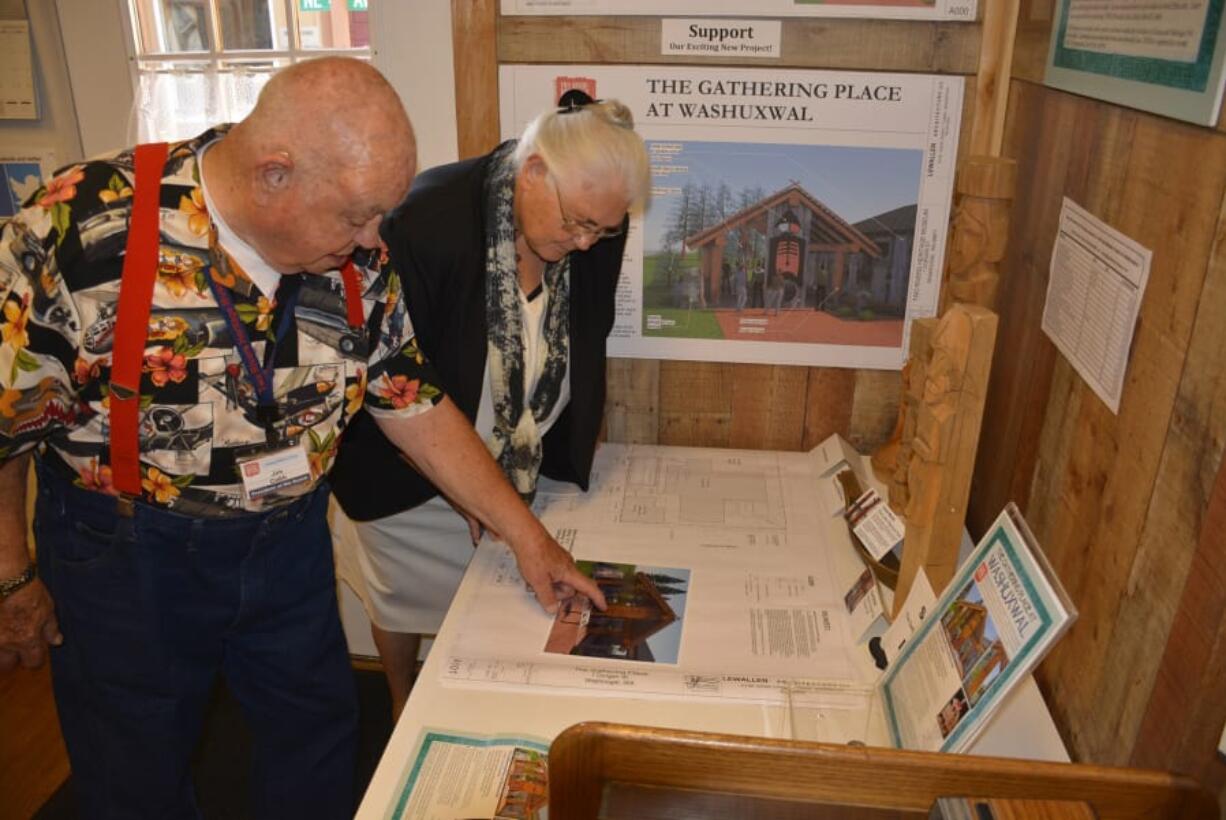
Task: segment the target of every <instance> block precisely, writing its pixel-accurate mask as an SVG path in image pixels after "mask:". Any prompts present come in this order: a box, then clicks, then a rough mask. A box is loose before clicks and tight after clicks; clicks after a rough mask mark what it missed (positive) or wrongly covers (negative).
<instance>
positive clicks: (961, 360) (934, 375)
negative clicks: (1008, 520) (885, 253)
mask: <svg viewBox="0 0 1226 820" xmlns="http://www.w3.org/2000/svg"><path fill="white" fill-rule="evenodd" d="M996 325H997V317H996V314H995V313H993V312H992V311H990V310H988V309H987V308H983V307H980V306H978V305H964V304H954V305H951V306H950V308H949V309H948V310H947V311H946V312H945V315H944V316H942V317H941V318H940V319H920V320H917V321H916V322H915V323H914V325H913V329H912V331H911V370H910V374H909V376H908V384H907V392H906V394H905V395H904V397H903V403H904V405H905V406H906V413H905V415H904V418H905V424H904V430H903V434H902V439H901V445H900V447H899V456H898V462H897V465H896V467H895V471H894V475H893V477H892V480H891V482H890V504H891V506H893V507H894V508H895V509H898V510H900V511H901V512H902V514H903V515H904V517H905V519H906V527H907V534H906V537H905V538H904V540H903V548H902V569H901V571H900V572H899V578H898V587H897V589H896V590H895V598H894V602H895V611H896V612H897V611H898V609H899V608H900V607H901V606H902V604H903V602H904V601H905V600H906V597H907V593H908V592H909V591H910V589H911V584H912V582H913V581H914V580H915V574H916V572H917V570H918V569H919V568H920V567H923V568H924V571H925V573H927V575H928V579H929V581H931V582H932V588H933V589H934V590H937V591H938V592H939V591H940V590H941V589H942V588H943V587H944V586H945V584H946V583H948V582H949V579H950V578H952V577H953V574H954V570H955V569H956V568H957V560H958V545H959V543H960V541H961V540H962V525H963V521H964V520H965V518H966V502H967V498H968V497H969V495H970V489H971V475H972V473H973V472H974V469H975V451H976V449H977V448H978V445H979V428H980V424H981V423H982V421H983V405H984V399H985V398H986V396H987V387H988V377H989V375H990V374H991V369H992V351H993V349H994V347H995V344H996Z"/></svg>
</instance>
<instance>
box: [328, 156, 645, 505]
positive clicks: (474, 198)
mask: <svg viewBox="0 0 1226 820" xmlns="http://www.w3.org/2000/svg"><path fill="white" fill-rule="evenodd" d="M491 157H492V154H487V155H486V156H484V157H480V158H477V159H471V160H465V161H462V162H456V163H452V164H450V165H443V166H440V167H437V168H432V169H430V170H428V171H425V172H423V173H422V174H421V175H420V176H418V177H417V178H416V179H415V180H414V182H413V187H412V190H411V191H410V193H409V196H408V198H407V199H406V200H405V201H404V202H403V203H402V204H401V205H400V206H399V207H398V208H397V209H396V210H395V211H394V212H393V213H392V214H391V215H390V216H389V217H388V219H387V221H386V222H385V223H384V225H383V229H382V233H383V237H384V241H386V242H387V245H388V248H389V250H390V252H391V261H392V265H393V267H394V269H395V270H396V271H397V272H398V273H399V274H400V279H401V283H402V285H403V295H404V298H405V299H406V300H407V301H408V309H409V316H410V318H411V319H412V322H413V330H414V332H415V333H416V335H417V342H418V345H419V346H420V347H421V350H422V352H423V353H425V355H426V357H427V358H428V359H429V360H430V362H431V364H433V366H434V369H435V371H436V372H437V373H438V376H439V379H440V380H442V384H441V385H440V386H441V387H442V388H443V389H444V390H445V391H446V393H447V394H448V395H449V396H451V400H452V401H454V402H455V403H456V405H458V406H459V408H460V410H461V411H462V412H463V413H464V414H465V415H466V416H467V417H468V419H469V421H470V422H474V421H475V420H476V416H477V408H478V405H479V403H480V401H481V390H482V387H483V384H482V381H481V377H482V376H483V375H484V373H485V359H486V351H487V340H486V323H485V241H486V233H485V179H486V175H487V174H488V173H489V169H490V163H491ZM625 244H626V239H625V235H624V234H623V235H622V236H620V237H617V238H613V239H606V240H603V241H601V242H597V243H596V244H595V245H593V246H592V247H591V248H590V249H588V250H587V251H574V252H572V253H571V255H570V362H569V365H568V367H567V378H568V379H570V403H569V404H567V406H566V408H565V409H564V410H563V411H562V413H561V415H559V416H558V418H557V421H556V422H555V423H554V425H553V426H552V427H551V428H550V430H549V432H548V433H547V434H546V435H545V438H544V441H543V447H544V461H543V463H542V464H541V472H542V473H543V474H544V475H547V476H549V477H550V478H554V479H558V480H561V481H569V482H571V483H574V484H578V485H579V486H580V487H582V488H583V489H584V490H586V489H587V486H588V478H589V476H590V474H591V470H592V456H593V455H594V453H595V450H596V437H597V435H598V434H599V432H600V422H601V417H602V414H603V411H604V400H605V379H604V376H605V339H606V338H607V337H608V335H609V331H610V330H612V328H613V317H614V293H615V291H616V288H617V277H618V274H619V273H620V272H621V262H622V253H623V250H624V248H625ZM330 478H331V483H332V489H333V492H334V493H335V495H336V499H337V501H338V502H340V505H341V507H342V508H344V510H345V512H346V514H348V515H349V517H350V518H353V519H354V520H356V521H370V520H373V519H375V518H383V517H385V516H389V515H393V514H395V513H398V512H402V511H404V510H407V509H410V508H412V507H416V506H417V505H418V504H421V503H422V502H423V501H426V500H427V499H429V498H432V497H434V496H435V495H437V494H438V490H437V489H436V488H435V487H434V486H433V485H432V484H431V483H430V482H429V481H427V480H426V479H425V478H423V477H422V476H421V474H419V473H418V472H417V471H415V470H414V469H413V468H412V467H410V466H409V465H408V463H407V462H405V461H404V460H403V459H402V458H401V457H400V455H399V452H398V451H397V449H396V447H395V445H393V444H392V443H391V442H390V441H388V439H387V437H386V436H384V435H383V433H382V432H381V431H380V430H379V428H378V427H377V426H376V425H375V422H374V419H373V418H371V416H370V415H369V414H368V413H366V411H365V410H363V411H362V412H360V413H358V414H357V415H355V416H354V417H353V419H352V420H351V421H350V423H349V425H348V426H347V427H346V429H345V432H344V435H343V437H342V439H341V444H340V448H339V449H338V452H337V459H336V464H335V465H334V467H333V469H332V473H331V476H330Z"/></svg>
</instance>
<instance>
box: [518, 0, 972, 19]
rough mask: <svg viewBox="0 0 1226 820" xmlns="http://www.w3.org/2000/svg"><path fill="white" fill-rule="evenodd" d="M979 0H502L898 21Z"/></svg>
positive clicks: (951, 14)
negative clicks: (748, 0) (749, 2)
mask: <svg viewBox="0 0 1226 820" xmlns="http://www.w3.org/2000/svg"><path fill="white" fill-rule="evenodd" d="M976 5H977V0H763V2H759V3H755V4H752V5H747V4H746V3H743V2H739V0H736V1H734V0H706V2H703V0H502V13H503V14H504V15H517V14H521V15H522V14H567V15H578V14H584V15H590V14H650V15H658V14H690V15H694V14H701V15H719V16H721V17H736V16H741V17H744V16H767V17H870V18H877V19H892V20H961V21H966V22H970V21H972V20H974V19H975V12H976Z"/></svg>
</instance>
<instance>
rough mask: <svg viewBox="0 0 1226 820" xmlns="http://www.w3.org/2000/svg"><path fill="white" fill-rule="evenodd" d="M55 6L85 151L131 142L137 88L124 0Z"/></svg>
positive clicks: (80, 0)
mask: <svg viewBox="0 0 1226 820" xmlns="http://www.w3.org/2000/svg"><path fill="white" fill-rule="evenodd" d="M36 2H39V3H44V4H47V5H50V3H48V2H47V0H36ZM55 7H56V11H57V12H58V16H59V23H60V30H61V31H62V32H63V37H64V50H65V53H66V54H67V55H68V57H67V68H68V75H69V78H70V79H71V82H72V90H73V99H74V101H75V103H76V113H77V121H78V123H79V124H80V129H81V145H82V148H83V149H84V152H85V156H87V157H94V156H98V155H99V154H105V153H109V152H111V151H118V150H121V149H123V148H126V147H128V123H129V121H130V120H131V114H132V99H133V88H132V73H131V69H130V67H129V62H128V49H127V47H126V46H125V45H124V40H125V38H126V37H127V33H126V31H125V29H124V25H123V0H55Z"/></svg>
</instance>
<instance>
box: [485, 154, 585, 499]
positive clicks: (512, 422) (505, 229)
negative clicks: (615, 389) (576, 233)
mask: <svg viewBox="0 0 1226 820" xmlns="http://www.w3.org/2000/svg"><path fill="white" fill-rule="evenodd" d="M514 149H515V144H514V143H508V144H507V145H505V146H503V147H502V148H500V149H499V150H498V152H497V153H496V154H495V156H494V158H493V160H492V164H491V165H492V167H491V173H490V175H489V177H488V178H487V180H486V183H485V202H486V213H485V224H486V236H485V248H486V251H485V273H486V277H485V321H486V326H487V327H488V335H489V366H490V394H491V397H492V398H493V404H494V431H493V433H492V435H491V436H490V439H489V440H488V441H487V442H486V445H487V446H488V447H489V448H490V453H491V454H492V455H493V456H494V460H495V461H497V462H498V466H499V467H501V468H502V471H503V472H504V473H505V474H506V476H507V478H508V479H509V480H510V482H511V485H512V486H513V487H515V489H516V491H517V492H518V493H519V494H520V496H521V497H523V499H524V501H526V502H527V503H529V504H531V503H532V499H533V498H534V497H535V496H536V479H537V474H538V473H539V472H540V469H541V458H542V456H543V449H542V447H541V432H540V428H539V427H538V426H537V425H538V424H540V423H541V422H542V421H544V420H545V419H547V418H549V414H550V413H551V412H552V411H553V407H554V405H555V404H556V403H557V401H558V393H559V391H560V389H561V386H562V379H563V378H565V377H566V363H567V361H568V360H569V359H570V310H569V305H570V258H569V257H563V258H562V259H561V260H560V261H558V262H555V263H552V264H549V265H547V266H546V267H545V275H544V280H545V288H546V289H547V291H548V294H549V302H548V304H547V305H546V308H545V310H546V313H545V332H544V343H545V349H546V354H545V356H544V357H543V358H540V357H538V359H537V361H538V365H537V367H538V368H539V372H538V373H536V374H534V375H535V376H536V389H535V390H534V391H533V393H532V396H531V397H530V398H529V399H528V400H527V401H525V397H524V334H523V313H522V310H521V308H520V297H519V293H520V288H519V278H518V266H517V265H516V262H515V217H514V210H513V207H512V205H513V202H512V200H513V198H514V194H515V168H514V164H513V163H512V161H511V153H512V151H514Z"/></svg>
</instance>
